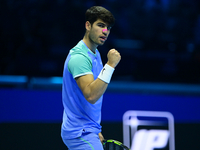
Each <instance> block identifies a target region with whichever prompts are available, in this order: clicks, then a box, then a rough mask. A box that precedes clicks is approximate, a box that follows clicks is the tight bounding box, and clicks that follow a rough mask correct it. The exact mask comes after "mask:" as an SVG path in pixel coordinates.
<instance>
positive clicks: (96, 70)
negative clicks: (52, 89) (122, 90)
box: [61, 6, 121, 150]
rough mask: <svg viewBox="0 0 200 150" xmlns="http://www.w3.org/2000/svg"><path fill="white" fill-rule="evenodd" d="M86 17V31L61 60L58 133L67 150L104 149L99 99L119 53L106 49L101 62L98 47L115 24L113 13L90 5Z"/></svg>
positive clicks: (100, 101)
mask: <svg viewBox="0 0 200 150" xmlns="http://www.w3.org/2000/svg"><path fill="white" fill-rule="evenodd" d="M85 17H86V22H85V28H86V32H85V35H84V37H83V39H82V40H81V41H79V42H78V44H77V45H76V46H75V47H74V48H72V49H71V50H70V52H69V54H68V56H67V58H66V61H65V64H64V71H63V87H62V101H63V106H64V112H63V122H62V127H61V137H62V139H63V142H64V143H65V145H66V146H67V147H68V148H69V149H70V150H103V146H102V141H103V139H104V138H103V135H102V134H101V125H100V122H101V106H102V99H103V94H104V92H105V91H106V88H107V86H108V84H109V82H110V80H111V77H112V74H113V71H114V69H115V67H116V66H117V64H118V63H119V61H120V59H121V56H120V54H119V52H118V51H117V50H115V49H111V50H109V52H108V54H107V58H108V61H107V63H106V64H105V65H104V66H103V65H102V61H101V57H100V53H99V51H98V50H97V47H98V46H99V45H103V44H104V43H105V41H106V40H107V38H108V35H109V34H110V30H111V27H112V26H113V25H114V22H115V18H114V16H113V15H112V13H111V12H110V11H108V10H107V9H105V8H104V7H101V6H93V7H91V8H89V9H88V10H87V11H86V13H85Z"/></svg>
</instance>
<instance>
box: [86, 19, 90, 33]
mask: <svg viewBox="0 0 200 150" xmlns="http://www.w3.org/2000/svg"><path fill="white" fill-rule="evenodd" d="M85 28H86V30H88V31H89V30H90V29H91V24H90V22H89V21H86V23H85Z"/></svg>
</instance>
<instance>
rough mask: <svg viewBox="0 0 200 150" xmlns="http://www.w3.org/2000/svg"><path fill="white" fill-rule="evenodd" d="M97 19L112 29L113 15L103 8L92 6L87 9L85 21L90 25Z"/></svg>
mask: <svg viewBox="0 0 200 150" xmlns="http://www.w3.org/2000/svg"><path fill="white" fill-rule="evenodd" d="M98 19H101V20H102V21H104V22H105V23H107V24H108V26H109V27H112V26H113V25H114V24H115V18H114V16H113V14H112V13H111V12H110V11H109V10H107V9H106V8H104V7H101V6H93V7H91V8H89V9H88V10H87V11H86V13H85V21H89V22H90V23H91V25H93V23H94V22H95V21H97V20H98Z"/></svg>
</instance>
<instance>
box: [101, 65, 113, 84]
mask: <svg viewBox="0 0 200 150" xmlns="http://www.w3.org/2000/svg"><path fill="white" fill-rule="evenodd" d="M114 70H115V69H114V68H113V67H111V66H109V65H107V64H105V66H104V67H103V69H102V70H101V72H100V74H99V76H98V78H99V79H101V80H103V81H104V82H106V83H110V79H111V77H112V74H113V72H114Z"/></svg>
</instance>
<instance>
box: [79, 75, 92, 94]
mask: <svg viewBox="0 0 200 150" xmlns="http://www.w3.org/2000/svg"><path fill="white" fill-rule="evenodd" d="M75 80H76V83H77V85H78V86H79V88H80V89H81V91H82V92H83V91H84V89H85V88H87V87H88V86H89V85H90V84H91V83H92V82H93V81H94V77H93V75H92V74H87V75H83V76H80V77H77V78H75Z"/></svg>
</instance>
